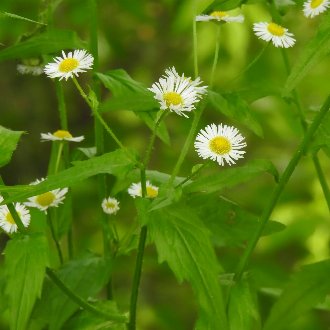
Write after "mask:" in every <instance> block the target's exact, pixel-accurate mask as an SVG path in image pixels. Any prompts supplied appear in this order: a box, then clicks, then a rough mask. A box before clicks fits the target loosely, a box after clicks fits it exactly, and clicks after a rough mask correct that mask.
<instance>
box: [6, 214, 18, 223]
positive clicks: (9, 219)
mask: <svg viewBox="0 0 330 330" xmlns="http://www.w3.org/2000/svg"><path fill="white" fill-rule="evenodd" d="M6 220H7V221H8V222H9V223H10V224H11V225H15V224H16V223H15V221H14V218H13V216H12V215H11V214H10V212H8V213H7V215H6Z"/></svg>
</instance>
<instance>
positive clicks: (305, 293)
mask: <svg viewBox="0 0 330 330" xmlns="http://www.w3.org/2000/svg"><path fill="white" fill-rule="evenodd" d="M329 274H330V260H329V259H328V260H324V261H321V262H318V263H315V264H310V265H307V266H303V267H302V269H301V270H300V271H299V272H298V273H296V274H295V275H294V276H293V277H292V279H291V280H290V282H289V283H288V285H287V286H286V288H285V290H284V291H283V293H282V295H281V296H280V298H279V299H278V301H277V302H276V303H275V304H274V306H273V308H272V310H271V313H270V316H269V318H268V319H267V320H266V323H265V326H264V330H282V329H283V330H284V329H288V328H289V327H290V324H291V323H292V322H293V321H295V320H297V319H298V318H299V317H300V316H301V315H303V314H304V313H306V312H307V311H308V310H310V309H311V308H313V307H314V306H316V305H317V304H318V303H320V302H322V301H323V300H324V299H325V297H326V295H327V294H329V292H330V281H329Z"/></svg>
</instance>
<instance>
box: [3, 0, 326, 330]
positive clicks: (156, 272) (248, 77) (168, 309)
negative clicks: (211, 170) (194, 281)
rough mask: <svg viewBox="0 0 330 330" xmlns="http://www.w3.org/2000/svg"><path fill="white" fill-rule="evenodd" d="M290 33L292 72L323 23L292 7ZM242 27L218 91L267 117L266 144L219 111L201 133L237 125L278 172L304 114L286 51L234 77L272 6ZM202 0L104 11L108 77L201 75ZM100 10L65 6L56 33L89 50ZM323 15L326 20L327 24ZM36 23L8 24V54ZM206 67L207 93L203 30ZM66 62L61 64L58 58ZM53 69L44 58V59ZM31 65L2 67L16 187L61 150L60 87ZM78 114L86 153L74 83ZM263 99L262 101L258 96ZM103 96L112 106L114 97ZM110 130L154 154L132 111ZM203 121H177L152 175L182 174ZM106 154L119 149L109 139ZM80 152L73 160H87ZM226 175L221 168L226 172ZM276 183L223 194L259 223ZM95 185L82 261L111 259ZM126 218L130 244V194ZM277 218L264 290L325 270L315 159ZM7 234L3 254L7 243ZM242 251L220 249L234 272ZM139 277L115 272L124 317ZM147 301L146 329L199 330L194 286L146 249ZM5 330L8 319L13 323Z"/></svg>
mask: <svg viewBox="0 0 330 330" xmlns="http://www.w3.org/2000/svg"><path fill="white" fill-rule="evenodd" d="M46 5H47V2H46V1H37V0H29V1H26V0H2V1H1V3H0V10H1V11H5V12H10V13H15V14H17V15H21V16H24V17H28V18H30V19H33V20H39V17H38V15H39V13H40V11H42V10H44V8H45V6H46ZM284 11H287V13H286V15H285V16H284V22H283V24H284V25H285V26H286V27H287V28H288V29H289V30H290V31H291V32H292V33H294V34H295V36H296V39H297V43H296V45H295V46H294V47H293V48H292V49H289V50H287V53H288V56H289V59H290V62H292V63H294V61H295V60H296V59H297V58H298V57H299V54H300V53H301V51H302V50H303V49H304V46H305V45H306V43H307V42H308V41H309V40H310V39H311V37H312V36H313V35H314V34H315V31H316V29H317V26H318V25H319V24H320V20H321V17H317V18H315V19H313V20H311V19H306V18H305V17H304V16H303V15H302V10H301V5H295V4H293V5H291V6H289V7H286V9H284ZM241 12H242V13H243V14H244V15H245V22H244V23H243V24H238V23H233V24H225V25H223V26H222V28H221V35H220V40H221V41H220V42H221V47H220V57H219V65H218V68H217V71H216V78H215V89H216V90H217V91H219V92H221V93H222V92H231V91H237V92H240V93H241V95H243V96H244V98H245V99H246V100H247V101H249V102H250V101H251V102H250V108H251V111H253V112H254V113H255V114H256V116H257V117H258V119H259V121H260V123H261V125H262V128H263V131H264V137H263V138H261V137H258V136H256V135H255V134H253V133H252V132H251V131H249V130H248V129H246V128H245V127H244V126H243V125H242V124H241V123H240V122H238V121H234V120H229V119H228V118H225V117H224V116H223V115H222V114H220V113H219V112H217V111H216V110H214V109H212V108H210V107H209V108H207V110H206V111H205V113H204V115H203V118H202V122H201V123H200V128H203V127H204V126H206V125H207V124H209V123H212V122H214V123H221V122H222V123H225V124H233V125H235V126H236V127H238V128H239V129H240V130H241V132H242V134H243V135H244V136H246V140H247V144H248V150H247V154H246V157H245V159H244V160H241V161H240V162H239V164H238V165H237V166H239V165H240V164H244V163H245V162H246V161H247V160H249V159H257V158H264V159H270V160H271V161H272V162H273V163H274V164H275V166H276V167H277V168H278V170H279V171H282V170H283V168H284V167H285V166H286V165H287V163H288V161H289V160H290V158H291V156H292V153H293V151H294V150H295V148H296V147H297V144H298V143H299V141H300V139H301V136H302V131H301V129H300V124H299V121H298V118H297V114H296V110H295V107H294V106H293V105H292V104H288V103H287V102H285V101H284V100H283V99H282V98H281V97H280V94H281V88H282V87H283V85H284V83H285V80H286V77H287V75H286V72H285V67H284V64H283V61H282V57H281V53H280V50H278V49H276V48H274V47H273V46H269V47H268V48H267V49H266V51H265V53H264V54H263V56H262V57H261V59H260V60H259V61H258V62H257V63H256V64H255V65H254V66H253V67H252V68H251V69H250V70H248V71H247V72H245V73H244V74H243V75H240V76H239V77H238V78H237V79H235V78H236V77H237V76H238V75H239V74H240V73H241V71H242V70H244V68H245V67H246V65H248V63H250V62H251V61H252V60H253V59H254V58H255V56H257V55H258V54H259V52H260V51H261V50H262V48H263V47H264V42H263V41H261V40H258V39H257V38H256V37H255V36H254V34H253V32H252V23H253V22H258V21H267V20H270V14H269V12H268V9H267V6H266V5H265V4H264V3H262V2H256V3H255V4H252V5H248V6H243V7H242V10H241ZM192 13H193V9H192V1H191V0H180V1H177V0H157V1H156V0H155V1H132V0H131V1H130V0H113V1H106V0H100V1H99V21H98V25H99V30H98V33H99V52H100V70H99V71H101V72H104V71H106V70H110V69H117V68H123V69H124V70H126V71H127V72H128V73H129V74H130V75H131V76H132V77H133V78H134V79H135V80H138V81H140V82H142V83H143V84H144V85H145V86H148V87H149V86H151V84H152V83H153V82H154V81H156V80H158V78H159V76H160V75H161V74H163V71H164V69H165V68H167V67H170V66H175V67H176V69H177V71H178V72H179V73H183V72H184V73H185V74H186V75H188V76H193V52H192V24H191V23H192V18H193V17H192ZM89 15H90V10H89V2H88V1H85V0H68V1H66V0H64V1H62V2H61V3H60V4H59V6H58V7H57V9H56V11H55V13H54V17H53V24H54V26H55V27H57V28H62V29H69V30H73V31H75V32H76V33H77V34H78V35H79V36H80V38H81V39H83V40H86V41H88V39H89V31H88V28H89V27H88V25H89V21H90V17H89ZM321 16H322V15H321ZM35 28H36V25H34V24H32V23H28V22H23V21H18V20H13V19H10V18H5V17H3V18H0V43H1V44H2V45H1V48H0V50H1V49H4V48H5V47H8V46H11V45H13V44H15V43H16V42H17V41H18V40H19V39H20V38H22V36H23V38H24V35H28V34H29V33H32V32H33V31H34V29H35ZM197 32H198V59H199V69H200V76H201V79H202V80H203V81H204V82H205V83H206V84H208V83H209V77H210V71H211V65H212V60H213V52H214V41H215V40H214V39H215V24H213V23H198V24H197ZM55 55H57V54H54V56H55ZM40 60H42V59H40ZM19 63H21V61H20V60H15V61H14V60H11V61H4V62H1V63H0V75H1V80H0V91H1V117H0V118H1V120H0V124H1V125H2V126H5V127H7V128H10V129H13V130H24V131H26V134H25V135H24V136H23V138H22V139H21V141H20V143H19V146H18V149H17V151H16V152H15V154H14V156H13V159H12V162H11V163H10V164H9V165H8V166H6V167H5V168H3V169H1V175H2V176H3V178H4V180H5V182H6V184H8V185H14V184H28V183H30V182H31V181H34V180H35V179H36V178H40V177H43V176H45V175H46V171H47V164H48V159H49V154H50V143H47V142H44V143H40V133H46V132H53V131H55V130H57V129H58V128H59V118H58V112H57V100H56V94H55V86H54V83H53V82H52V81H51V79H49V78H47V77H46V76H44V75H42V76H39V77H33V76H27V75H26V76H23V75H20V74H18V72H17V70H16V66H17V64H19ZM329 75H330V65H329V57H328V58H327V59H326V60H324V61H322V62H320V63H318V64H317V65H316V66H315V67H314V68H313V70H311V72H310V73H309V74H308V75H307V76H306V77H305V78H304V79H303V81H302V82H301V83H300V84H299V87H298V93H299V94H300V96H301V99H302V103H303V106H304V109H305V112H306V116H307V118H308V119H310V118H312V116H313V114H314V111H315V110H316V109H317V108H318V107H319V106H320V105H321V104H322V102H323V100H324V99H325V97H326V95H327V93H328V92H329ZM90 78H91V77H90V74H85V75H83V76H81V77H80V78H79V80H80V81H81V82H82V84H83V85H85V84H88V83H89V82H90ZM64 86H65V98H66V102H67V105H68V112H69V128H70V132H71V133H72V134H73V135H74V136H79V135H84V136H85V137H86V139H85V141H84V142H82V143H81V144H79V147H91V146H93V143H94V142H93V120H92V118H91V115H90V112H89V109H88V108H87V107H86V105H85V103H84V101H83V100H82V99H81V98H80V96H79V95H78V94H77V92H76V90H75V88H74V86H73V84H72V82H71V81H68V82H67V83H65V84H64ZM255 95H257V96H255ZM103 96H104V98H106V97H107V96H108V94H107V92H106V91H103ZM105 118H106V120H107V122H108V123H109V124H110V125H111V127H112V128H113V129H114V131H115V132H116V134H117V135H118V136H119V137H120V138H121V140H122V142H123V144H124V145H127V146H129V147H131V148H135V149H137V150H138V152H139V153H140V154H142V153H143V152H144V149H145V146H146V143H147V141H148V138H149V136H150V131H149V129H148V128H147V127H146V126H145V124H144V123H143V122H142V121H141V120H140V119H139V118H138V117H137V116H135V115H134V114H133V113H131V112H128V111H120V112H111V113H106V114H105ZM191 121H192V119H191V118H190V119H185V118H183V117H178V116H176V115H175V114H172V115H171V116H168V117H167V119H166V124H167V127H168V130H169V133H170V137H171V146H170V147H169V146H167V145H164V144H163V143H162V142H161V141H159V140H158V141H157V142H156V147H155V149H154V153H153V157H152V161H151V165H150V168H151V169H157V170H159V171H162V172H166V173H169V172H171V170H172V168H173V166H174V164H175V161H176V159H177V157H178V155H179V153H180V150H181V148H182V146H183V143H184V141H185V138H186V136H187V133H188V130H189V128H190V125H191ZM106 144H107V150H108V151H111V150H113V149H114V148H115V145H114V144H113V142H112V141H111V140H110V139H107V140H106ZM75 148H76V145H71V149H72V155H73V158H77V157H81V154H79V152H77V151H76V150H74V149H75ZM320 158H321V162H322V167H323V170H324V172H325V173H326V175H327V179H328V182H329V180H330V176H329V173H330V164H329V158H327V157H326V156H325V155H324V154H323V153H321V154H320ZM200 162H201V161H200V159H198V157H197V154H196V153H195V152H194V150H193V148H191V150H190V153H189V155H188V157H187V160H186V162H185V164H184V166H183V168H182V170H181V173H180V174H181V175H183V176H184V175H188V174H189V173H190V171H191V168H192V166H193V165H195V164H196V163H200ZM219 171H221V169H220V168H219ZM274 186H275V183H274V182H273V180H272V179H271V178H270V177H268V176H267V175H264V176H260V177H258V178H256V179H254V180H252V181H250V182H249V183H246V184H242V185H240V186H238V187H235V188H231V189H227V190H226V191H225V192H224V194H223V195H224V196H226V197H228V198H230V199H232V200H233V201H235V202H237V203H238V204H240V205H241V206H243V207H244V208H245V209H247V210H249V211H251V212H254V213H256V214H260V212H261V211H262V209H263V207H264V205H265V204H266V202H267V199H268V197H269V195H270V193H271V191H272V189H273V188H274ZM96 196H97V187H96V180H94V179H90V180H87V181H85V182H82V183H80V184H79V185H77V186H75V187H74V189H73V205H74V239H75V251H76V253H77V254H79V253H82V251H85V250H87V249H88V250H91V251H94V252H101V251H102V246H101V244H100V242H101V232H100V226H99V223H98V214H99V212H100V206H99V205H100V201H98V200H97V197H96ZM117 197H118V198H119V199H120V203H121V210H120V212H119V213H118V215H117V216H116V222H117V224H118V227H119V232H120V234H121V235H124V233H126V232H127V231H128V230H129V228H130V227H131V226H132V223H133V221H134V218H135V213H134V207H133V202H132V199H131V198H129V197H128V195H127V193H126V192H121V193H119V194H118V196H117ZM272 219H273V220H277V221H279V222H282V223H283V224H285V225H287V229H286V230H285V231H283V232H281V233H278V234H274V235H272V236H267V237H265V238H262V239H261V241H260V243H259V245H258V247H257V250H256V253H255V254H254V258H253V261H252V263H251V269H252V273H253V275H254V277H255V282H256V283H257V284H256V285H257V286H258V287H276V288H281V287H282V286H283V284H284V283H285V281H286V280H287V279H288V277H289V274H290V272H292V271H294V270H296V269H297V268H298V267H299V265H302V264H305V263H310V262H316V261H319V260H322V259H325V258H327V257H328V256H329V247H330V245H329V241H330V240H329V239H330V229H329V228H330V227H329V220H330V219H329V212H328V209H327V205H326V203H325V201H324V199H323V195H322V190H321V187H320V184H319V183H318V180H317V177H316V175H315V171H314V168H313V164H312V161H311V159H310V158H309V157H304V158H303V160H302V161H301V163H300V164H299V166H298V168H297V169H296V171H295V173H294V175H293V177H292V178H291V180H290V182H289V184H288V186H287V188H286V190H285V192H284V194H283V196H282V198H281V200H280V202H279V204H278V206H277V207H276V210H275V212H274V213H273V215H272ZM5 241H6V237H5V235H1V236H0V250H1V251H2V250H3V248H4V245H5ZM241 253H242V249H241V248H237V247H232V248H230V247H226V248H224V247H218V255H219V260H220V262H221V263H222V265H223V266H224V268H225V270H226V271H227V272H233V270H234V269H235V266H236V264H237V262H238V260H239V257H240V255H241ZM133 268H134V254H133V255H131V256H129V257H123V258H121V259H120V260H118V265H117V266H116V270H115V277H114V284H115V287H116V289H115V295H116V298H117V300H118V303H119V306H120V308H122V309H123V310H125V309H127V308H128V297H129V290H130V286H131V278H132V273H133ZM140 292H141V295H140V300H139V304H140V305H139V314H138V316H139V326H140V329H143V330H144V329H146V330H147V329H157V330H158V329H159V330H162V329H177V330H181V329H192V327H193V324H194V321H195V318H196V313H197V311H196V305H195V303H194V300H193V296H192V291H191V289H190V288H189V286H188V285H186V284H178V283H177V281H176V280H175V278H174V276H173V275H172V273H171V271H170V270H169V269H168V267H167V266H166V265H164V264H162V265H159V264H158V262H157V256H156V253H155V250H154V248H153V247H152V246H149V247H148V248H147V253H146V259H145V264H144V270H143V278H142V284H141V291H140ZM259 302H260V308H261V311H262V313H263V315H267V314H268V311H269V308H270V306H271V305H272V303H273V302H274V298H273V297H271V296H269V295H267V294H263V293H260V295H259ZM4 322H5V321H4ZM329 324H330V314H329V312H328V311H326V310H321V309H318V310H316V311H313V312H311V313H308V314H305V315H303V316H302V317H301V320H299V322H296V324H295V325H294V326H292V327H291V328H290V329H292V330H296V329H297V330H298V329H299V330H318V329H329Z"/></svg>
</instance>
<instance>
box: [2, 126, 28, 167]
mask: <svg viewBox="0 0 330 330" xmlns="http://www.w3.org/2000/svg"><path fill="white" fill-rule="evenodd" d="M23 133H24V132H22V131H11V130H9V129H7V128H4V127H3V126H0V167H3V166H5V165H7V164H8V163H9V162H10V159H11V156H12V154H13V152H14V151H15V149H16V146H17V143H18V141H19V139H20V137H21V135H22V134H23Z"/></svg>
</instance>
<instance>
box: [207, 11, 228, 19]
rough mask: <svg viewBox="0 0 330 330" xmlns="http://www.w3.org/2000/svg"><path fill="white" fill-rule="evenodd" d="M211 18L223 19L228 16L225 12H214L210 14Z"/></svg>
mask: <svg viewBox="0 0 330 330" xmlns="http://www.w3.org/2000/svg"><path fill="white" fill-rule="evenodd" d="M210 16H212V17H216V18H220V19H221V18H224V17H226V16H228V14H227V13H226V12H225V11H214V12H212V13H211V14H210Z"/></svg>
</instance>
